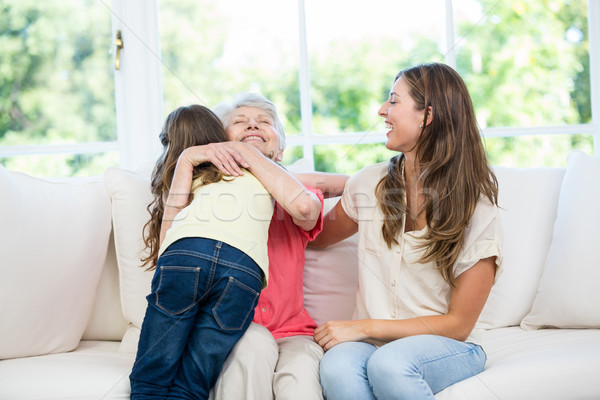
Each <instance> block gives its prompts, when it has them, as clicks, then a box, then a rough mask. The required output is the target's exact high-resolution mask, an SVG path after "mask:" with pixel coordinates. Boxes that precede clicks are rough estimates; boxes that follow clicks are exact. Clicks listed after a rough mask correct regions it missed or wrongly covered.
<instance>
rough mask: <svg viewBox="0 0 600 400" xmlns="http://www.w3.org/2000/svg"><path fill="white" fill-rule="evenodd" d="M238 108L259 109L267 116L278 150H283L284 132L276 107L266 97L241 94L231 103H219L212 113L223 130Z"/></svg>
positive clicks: (255, 94)
mask: <svg viewBox="0 0 600 400" xmlns="http://www.w3.org/2000/svg"><path fill="white" fill-rule="evenodd" d="M240 107H254V108H260V109H261V110H263V111H265V112H266V113H268V114H269V116H270V117H271V119H272V120H273V127H274V128H275V132H277V136H279V150H283V149H285V146H286V143H285V131H284V130H283V125H282V124H281V121H280V120H279V116H278V115H277V107H275V104H273V103H272V102H270V101H269V100H268V99H267V98H266V97H264V96H263V95H260V94H258V93H242V94H240V95H238V96H237V97H236V98H235V99H234V100H233V101H232V102H231V103H219V104H217V105H216V106H215V107H214V108H213V112H214V113H215V114H216V115H217V117H219V118H220V119H221V121H222V122H223V125H225V128H228V127H229V124H230V123H231V113H232V112H233V111H234V110H236V109H238V108H240Z"/></svg>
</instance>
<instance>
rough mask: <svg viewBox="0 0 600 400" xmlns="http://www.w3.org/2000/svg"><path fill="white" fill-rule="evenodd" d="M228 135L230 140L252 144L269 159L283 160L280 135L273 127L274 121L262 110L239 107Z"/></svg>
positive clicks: (234, 114) (231, 120) (228, 129)
mask: <svg viewBox="0 0 600 400" xmlns="http://www.w3.org/2000/svg"><path fill="white" fill-rule="evenodd" d="M227 134H228V135H229V139H230V140H235V141H239V142H246V143H250V144H252V145H253V146H255V147H256V148H258V149H259V150H260V151H262V153H263V154H265V155H266V156H267V157H269V158H271V159H273V160H276V161H280V160H281V153H282V151H280V150H279V135H278V134H277V131H276V130H275V127H274V125H273V119H272V118H271V116H270V115H269V113H267V112H266V111H264V110H262V109H260V108H256V107H239V108H237V109H235V110H233V112H232V113H231V115H230V121H229V126H228V127H227Z"/></svg>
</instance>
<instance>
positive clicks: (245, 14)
mask: <svg viewBox="0 0 600 400" xmlns="http://www.w3.org/2000/svg"><path fill="white" fill-rule="evenodd" d="M159 10H160V13H159V15H160V42H161V54H162V63H163V75H162V77H163V85H164V100H165V113H168V112H170V111H171V110H173V109H175V108H177V107H179V106H182V105H187V104H192V103H197V104H203V105H205V106H208V107H213V106H214V105H216V104H218V103H219V102H221V101H225V100H230V99H231V98H232V97H233V96H234V95H235V94H237V93H240V92H258V93H261V94H263V95H264V96H266V97H267V98H268V99H269V100H271V101H273V102H274V103H275V104H276V106H277V107H278V109H279V112H280V114H281V119H282V123H283V125H284V128H285V130H286V133H287V134H288V135H294V134H297V133H298V132H299V131H300V125H301V121H300V104H299V103H300V100H299V94H298V93H299V92H298V90H299V89H298V22H297V21H298V11H297V4H296V2H295V1H268V0H253V1H239V0H218V1H217V0H205V1H197V0H160V1H159Z"/></svg>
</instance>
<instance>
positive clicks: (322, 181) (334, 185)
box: [293, 172, 350, 198]
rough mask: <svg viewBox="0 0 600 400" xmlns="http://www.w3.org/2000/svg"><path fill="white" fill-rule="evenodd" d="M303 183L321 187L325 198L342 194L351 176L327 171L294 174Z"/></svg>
mask: <svg viewBox="0 0 600 400" xmlns="http://www.w3.org/2000/svg"><path fill="white" fill-rule="evenodd" d="M293 175H294V176H295V177H296V178H298V180H299V181H300V182H302V184H303V185H307V186H312V187H314V188H317V189H321V190H322V191H323V194H324V195H325V198H329V197H336V196H340V195H341V194H342V192H343V191H344V186H346V181H347V180H348V179H349V178H350V177H349V176H348V175H345V174H332V173H327V172H305V173H304V172H303V173H298V174H293Z"/></svg>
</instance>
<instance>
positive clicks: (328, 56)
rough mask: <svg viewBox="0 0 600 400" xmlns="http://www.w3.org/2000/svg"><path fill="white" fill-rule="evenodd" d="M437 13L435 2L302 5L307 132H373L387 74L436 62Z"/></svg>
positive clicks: (441, 31) (332, 0) (339, 0)
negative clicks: (309, 111) (310, 113)
mask: <svg viewBox="0 0 600 400" xmlns="http://www.w3.org/2000/svg"><path fill="white" fill-rule="evenodd" d="M349 4H351V5H349ZM444 15H445V8H444V3H443V2H441V1H439V0H423V1H419V2H416V1H411V2H409V1H398V0H371V1H368V2H352V3H348V2H347V1H344V0H328V1H321V2H318V1H307V2H306V25H307V26H306V29H307V36H308V50H309V60H310V78H311V87H310V91H311V99H312V103H313V131H314V133H316V134H332V133H336V132H368V131H373V130H378V128H377V127H376V125H377V124H380V122H381V121H382V119H381V118H380V117H378V115H377V111H378V109H379V107H380V106H381V104H382V103H383V102H384V101H385V99H386V98H387V96H388V94H389V91H390V88H391V86H392V84H393V80H394V77H395V75H396V74H397V73H398V72H399V71H400V70H401V69H403V68H406V67H409V66H412V65H415V64H420V63H424V62H432V61H443V49H441V48H440V44H443V43H444V37H445V17H444ZM379 127H380V128H381V129H382V127H383V125H379Z"/></svg>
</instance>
